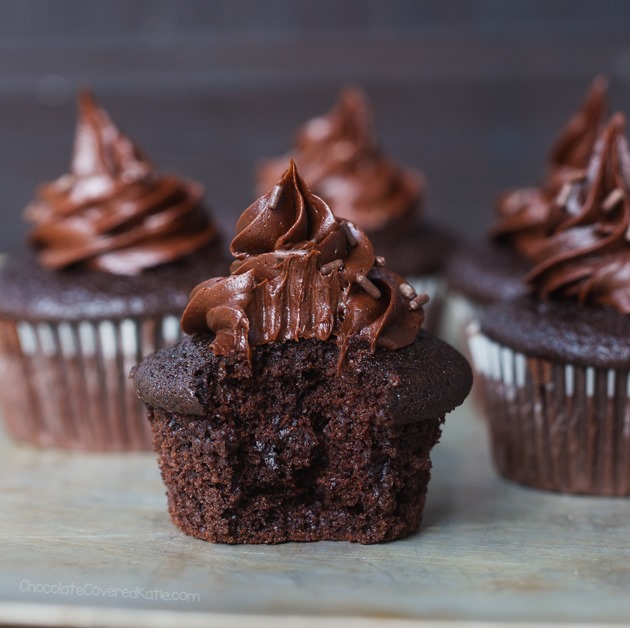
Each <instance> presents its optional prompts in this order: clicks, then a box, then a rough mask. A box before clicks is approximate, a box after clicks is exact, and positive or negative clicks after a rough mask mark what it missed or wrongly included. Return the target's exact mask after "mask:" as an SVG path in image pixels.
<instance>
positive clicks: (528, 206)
mask: <svg viewBox="0 0 630 628" xmlns="http://www.w3.org/2000/svg"><path fill="white" fill-rule="evenodd" d="M607 87H608V83H607V81H606V79H604V78H603V77H597V78H596V79H595V80H594V81H593V84H592V85H591V88H590V90H589V92H588V94H587V97H586V100H585V101H584V104H583V106H582V108H581V109H580V110H579V111H578V112H577V113H576V114H575V115H574V116H573V117H572V118H571V119H570V120H569V122H568V123H567V124H566V126H565V127H564V129H563V130H562V131H561V133H560V134H559V135H558V137H557V139H556V140H555V142H554V144H553V146H552V148H551V151H550V154H549V162H548V170H547V177H546V180H545V182H544V183H543V185H542V186H540V187H535V188H523V189H518V190H513V191H511V192H508V193H507V194H505V195H503V196H502V197H501V198H500V199H499V202H498V204H497V214H498V217H497V222H496V224H495V225H494V226H493V228H492V230H491V235H492V237H493V238H495V239H497V240H499V241H503V242H507V243H508V244H510V245H511V246H513V247H514V249H515V250H516V251H517V252H518V253H520V254H521V255H523V256H524V257H525V258H527V259H530V260H531V259H534V258H536V256H537V250H538V248H539V247H540V246H541V245H542V242H543V240H544V239H545V238H546V236H547V235H548V233H549V231H550V230H551V229H553V228H554V227H555V226H556V225H557V224H558V221H559V220H560V219H561V215H560V213H559V212H558V208H559V206H561V205H562V204H563V202H564V199H563V197H562V194H563V190H566V188H564V187H563V186H564V183H565V182H566V181H571V180H574V179H581V178H583V177H584V172H585V169H586V168H587V166H588V163H589V161H590V159H591V155H592V152H593V149H594V146H595V143H596V141H597V138H598V136H599V135H600V133H601V131H602V128H603V125H604V123H605V117H606V111H607V104H606V91H607Z"/></svg>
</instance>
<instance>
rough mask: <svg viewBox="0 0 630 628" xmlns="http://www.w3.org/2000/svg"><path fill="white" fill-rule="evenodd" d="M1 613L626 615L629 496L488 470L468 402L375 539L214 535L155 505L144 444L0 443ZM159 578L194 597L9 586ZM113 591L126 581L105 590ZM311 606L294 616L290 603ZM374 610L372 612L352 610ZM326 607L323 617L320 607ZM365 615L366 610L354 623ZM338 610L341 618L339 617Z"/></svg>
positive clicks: (236, 620)
mask: <svg viewBox="0 0 630 628" xmlns="http://www.w3.org/2000/svg"><path fill="white" fill-rule="evenodd" d="M0 460H1V461H2V462H1V466H0V565H1V569H0V601H1V602H0V620H2V621H5V622H18V621H22V622H27V623H38V622H39V621H44V619H45V620H46V622H47V623H48V624H51V625H54V624H55V623H56V622H59V623H63V624H66V625H79V624H80V625H100V624H99V622H104V623H107V624H110V625H127V624H130V625H153V626H157V625H169V624H177V623H178V622H179V623H181V621H183V619H182V618H181V617H180V616H179V614H180V613H187V614H188V615H187V619H188V623H189V624H190V625H202V624H203V622H209V621H210V620H212V622H213V623H212V622H211V623H210V624H209V625H225V626H250V625H252V618H251V616H252V615H254V616H255V617H256V618H257V620H259V621H260V622H261V623H260V625H270V626H271V625H273V626H284V625H287V626H299V625H333V624H334V625H337V623H339V622H340V621H341V620H334V621H333V620H332V619H330V618H339V617H341V618H351V617H355V618H356V617H360V618H362V620H361V622H359V623H355V622H350V623H348V625H352V626H354V625H361V626H363V625H365V626H368V625H381V624H382V623H384V622H385V620H393V619H398V620H401V622H400V625H406V622H403V621H402V620H406V619H407V620H414V619H415V620H424V621H425V622H426V621H430V620H436V621H438V620H439V621H455V622H456V621H459V620H468V621H471V620H479V621H482V620H493V621H497V622H498V621H521V622H534V621H543V620H544V621H550V622H578V621H580V622H604V623H605V622H623V621H628V620H629V619H630V597H629V596H628V592H629V591H630V549H629V547H630V545H629V539H630V500H627V499H618V500H613V499H593V498H571V497H565V496H557V495H552V494H545V493H540V492H536V491H531V490H526V489H522V488H519V487H517V486H514V485H511V484H508V483H506V482H503V481H501V480H499V479H498V478H497V477H496V476H495V475H494V473H493V471H492V469H491V467H490V463H489V460H488V455H487V451H486V446H485V435H484V425H483V424H482V423H481V421H479V420H478V419H475V418H474V416H473V414H472V411H471V408H470V407H464V408H463V409H461V410H459V411H457V412H456V413H455V414H453V415H451V416H450V418H449V419H448V421H447V427H446V430H445V433H444V437H443V439H442V442H441V443H440V444H439V445H438V446H437V448H436V449H435V456H434V461H435V469H434V479H433V480H432V483H431V485H430V490H429V499H428V503H427V508H426V514H425V521H424V524H423V526H422V529H421V531H420V532H419V533H418V534H416V535H415V536H413V537H411V538H409V539H406V540H403V541H397V542H393V543H389V544H385V545H379V546H368V547H366V546H360V545H352V544H348V543H314V544H286V545H280V546H275V547H274V546H269V547H267V546H236V547H230V546H222V545H210V544H207V543H204V542H202V541H197V540H194V539H192V538H188V537H186V536H184V535H183V534H181V533H179V532H178V531H177V530H176V529H175V528H174V527H173V526H172V524H171V523H170V521H169V519H168V516H167V514H166V505H165V497H164V489H163V487H162V484H161V482H160V478H159V474H158V471H157V466H156V464H155V461H154V459H153V456H152V455H149V454H144V455H138V454H135V455H128V456H84V455H68V454H63V453H57V452H46V453H41V452H36V451H33V450H30V449H28V448H24V447H15V446H13V445H11V444H9V443H8V442H6V440H3V441H2V442H1V444H0ZM26 583H30V584H33V585H37V584H39V585H46V584H48V585H52V584H61V585H66V586H69V585H71V584H72V583H74V584H75V586H77V587H78V586H82V585H83V586H85V585H91V586H93V587H97V586H98V587H103V588H105V589H107V588H110V587H112V588H127V589H131V590H134V589H135V588H136V587H144V590H145V591H146V592H148V591H150V590H153V589H155V588H156V587H158V588H159V589H161V590H162V591H164V592H171V591H178V592H185V593H190V594H198V598H197V599H196V600H195V599H194V598H191V600H190V601H188V602H174V601H165V600H147V599H144V600H143V599H139V600H131V599H125V598H122V597H111V598H110V597H94V596H83V597H81V596H79V595H53V594H44V593H41V594H38V593H33V592H28V591H26V592H21V591H20V588H26V587H27V586H28V584H26ZM116 595H122V594H116ZM297 615H300V616H305V617H311V620H310V621H307V620H303V622H304V623H302V624H300V623H299V622H297V621H296V620H295V619H293V617H294V616H297ZM363 619H365V620H366V621H367V619H370V620H371V622H372V623H370V624H368V623H365V622H363ZM324 620H326V621H324ZM362 622H363V623H362ZM341 623H342V624H343V623H344V622H343V621H341Z"/></svg>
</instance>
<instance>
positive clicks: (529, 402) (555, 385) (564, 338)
mask: <svg viewBox="0 0 630 628" xmlns="http://www.w3.org/2000/svg"><path fill="white" fill-rule="evenodd" d="M624 128H625V120H624V118H623V116H621V115H619V114H618V115H617V116H615V117H614V118H613V119H612V120H611V122H610V123H609V125H608V127H607V128H606V129H605V132H604V133H603V134H602V136H601V137H600V139H599V140H598V142H597V145H596V148H595V150H594V152H593V154H592V156H591V159H590V161H589V164H588V167H587V169H586V171H585V173H584V176H583V177H581V178H578V177H571V176H569V177H568V178H567V180H566V183H565V185H566V186H567V187H566V188H565V189H566V190H567V191H566V192H565V193H564V194H563V197H562V200H563V202H562V204H560V203H558V204H557V211H558V214H559V215H558V220H557V224H556V226H555V227H554V228H553V230H552V231H551V233H550V234H549V235H548V236H547V237H546V238H544V239H541V241H540V245H539V246H538V248H537V252H536V260H535V265H534V268H533V269H532V270H531V271H530V273H529V274H528V276H527V280H528V282H529V284H530V285H531V286H532V289H533V290H534V294H533V295H532V296H524V297H521V298H520V299H516V300H513V301H508V302H503V303H497V304H495V305H493V306H492V307H490V308H489V309H488V310H487V312H486V315H485V316H484V318H483V322H482V325H481V330H480V331H478V332H477V333H476V334H474V335H473V336H472V338H471V348H472V354H473V360H474V364H475V368H476V370H477V372H478V373H480V374H481V383H482V385H483V389H484V393H485V401H486V407H487V413H488V418H489V424H490V431H491V436H492V449H493V454H494V460H495V463H496V466H497V468H498V470H499V471H500V473H501V474H503V475H504V476H505V477H507V478H509V479H511V480H514V481H516V482H520V483H522V484H526V485H529V486H533V487H536V488H542V489H547V490H552V491H562V492H567V493H587V494H593V495H630V422H629V417H630V244H629V242H628V240H629V237H630V236H629V234H630V197H629V182H630V179H629V176H630V153H629V152H628V144H627V141H626V139H625V137H624V136H623V132H624Z"/></svg>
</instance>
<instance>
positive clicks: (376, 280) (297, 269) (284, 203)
mask: <svg viewBox="0 0 630 628" xmlns="http://www.w3.org/2000/svg"><path fill="white" fill-rule="evenodd" d="M231 250H232V254H233V255H234V256H235V257H236V261H235V262H234V263H233V264H232V268H231V274H230V276H229V277H220V278H215V279H210V280H208V281H206V282H204V283H201V284H199V285H198V286H197V287H196V288H195V289H194V290H193V293H192V294H191V298H190V302H189V304H188V307H187V308H186V310H185V312H184V314H183V317H182V329H183V330H184V331H185V332H186V333H188V334H193V333H203V332H207V331H211V332H212V333H213V334H214V340H213V343H212V348H213V350H214V352H215V354H217V355H230V354H233V353H236V354H239V355H244V356H245V357H246V358H247V360H248V362H249V363H250V364H251V347H252V346H259V345H264V344H268V343H272V342H283V341H287V340H298V339H300V338H303V339H309V338H317V339H319V340H331V341H334V342H336V344H337V345H338V346H340V348H341V352H340V362H339V364H340V365H341V363H342V362H343V359H344V355H345V353H346V351H347V348H348V345H349V342H350V340H351V339H353V338H358V339H360V340H363V341H365V342H366V343H367V344H368V345H369V346H370V348H371V350H372V351H373V350H374V349H375V347H376V346H381V347H384V348H387V349H398V348H400V347H404V346H406V345H409V344H411V343H412V342H413V341H414V340H415V338H416V335H417V333H418V330H419V329H420V327H421V325H422V321H423V319H424V313H423V310H422V305H423V304H424V303H426V300H427V299H426V295H418V296H416V295H415V293H414V292H413V289H412V288H411V286H410V285H408V284H406V283H405V282H404V281H403V279H402V278H400V277H399V276H398V275H396V274H394V273H391V272H389V271H388V270H386V269H385V268H383V267H382V264H383V263H384V261H383V260H382V259H381V258H377V257H375V256H374V251H373V249H372V245H371V243H370V241H369V239H368V238H367V236H366V235H365V234H364V233H363V232H362V231H360V230H359V229H357V228H356V227H355V226H354V225H352V224H351V223H348V222H342V221H340V220H339V219H337V218H335V217H334V216H333V214H332V212H331V211H330V208H329V207H328V205H326V203H324V201H322V200H321V199H320V198H319V197H317V196H315V195H314V194H312V193H311V191H310V190H309V189H308V188H307V187H306V185H305V183H304V181H303V180H302V179H301V177H300V176H299V175H298V172H297V168H296V166H295V164H294V162H293V161H291V164H290V166H289V169H288V170H287V171H286V172H285V173H284V174H283V176H282V178H281V179H280V181H279V182H278V184H277V185H276V186H275V187H274V188H273V190H272V191H271V192H270V193H269V194H266V195H265V196H262V197H261V198H259V199H258V200H257V201H256V202H255V203H253V204H252V205H251V206H250V207H249V208H248V209H246V210H245V212H244V213H243V214H242V215H241V217H240V219H239V221H238V223H237V226H236V236H235V238H234V240H233V241H232V244H231Z"/></svg>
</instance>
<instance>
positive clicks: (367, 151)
mask: <svg viewBox="0 0 630 628" xmlns="http://www.w3.org/2000/svg"><path fill="white" fill-rule="evenodd" d="M292 153H293V156H294V159H295V161H296V162H297V164H298V165H299V167H300V170H301V172H302V174H303V176H304V180H305V181H306V182H307V184H308V185H309V186H310V187H311V188H312V189H313V190H314V192H315V193H316V194H318V195H319V196H321V197H322V198H324V199H325V200H326V202H328V203H330V204H331V206H332V207H333V208H334V212H335V215H336V216H339V217H340V218H344V219H346V220H350V221H352V222H353V223H355V224H356V225H357V226H358V227H359V228H361V229H363V230H364V231H366V232H368V233H370V232H374V231H378V230H380V229H383V228H385V227H386V226H388V225H389V224H390V223H392V222H400V221H404V220H405V219H407V220H409V219H411V220H413V219H414V218H415V213H416V210H417V209H418V208H419V206H420V202H421V199H422V195H423V194H422V193H423V182H422V177H421V176H420V175H419V174H418V173H415V172H412V171H411V170H407V169H405V168H402V167H400V166H398V165H397V164H395V163H393V162H392V161H391V160H390V159H389V158H388V157H387V156H386V155H384V154H383V152H382V151H381V150H380V149H379V147H378V144H377V142H376V138H375V135H374V131H373V124H372V114H371V111H370V107H369V104H368V102H367V99H366V97H365V95H364V94H363V92H362V91H360V90H359V89H357V88H346V89H344V90H343V91H342V92H341V94H340V95H339V99H338V101H337V103H336V104H335V106H334V107H333V109H332V110H331V111H330V112H329V113H328V114H326V115H324V116H320V117H317V118H314V119H312V120H310V121H309V122H307V123H306V124H305V125H304V126H303V127H302V128H301V129H300V130H299V131H298V133H297V136H296V139H295V146H294V149H293V151H292ZM288 162H289V158H288V157H287V156H285V157H281V158H279V159H275V160H270V161H268V162H266V163H264V164H263V165H262V167H261V168H260V170H259V173H258V179H259V189H260V192H261V193H262V192H263V191H266V190H268V189H269V188H270V187H271V186H272V185H273V184H274V183H275V182H276V181H277V180H278V178H279V177H280V176H281V174H282V172H284V170H285V169H286V167H287V164H288Z"/></svg>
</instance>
